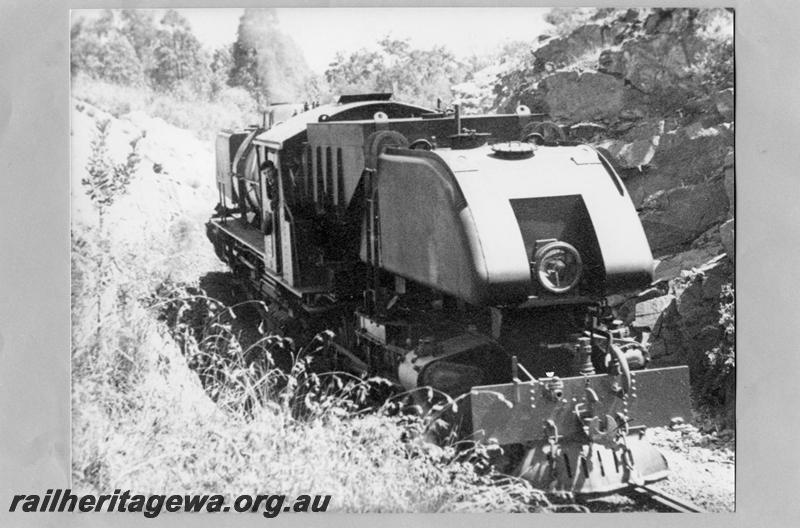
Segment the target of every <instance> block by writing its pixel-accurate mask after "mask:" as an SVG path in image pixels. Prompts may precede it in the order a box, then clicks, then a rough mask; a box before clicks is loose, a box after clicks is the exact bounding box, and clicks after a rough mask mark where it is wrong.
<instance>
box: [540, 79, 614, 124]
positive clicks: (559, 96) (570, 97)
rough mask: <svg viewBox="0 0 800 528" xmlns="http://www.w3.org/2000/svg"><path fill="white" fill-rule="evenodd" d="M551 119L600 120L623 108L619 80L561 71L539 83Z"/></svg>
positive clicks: (571, 120) (570, 120)
mask: <svg viewBox="0 0 800 528" xmlns="http://www.w3.org/2000/svg"><path fill="white" fill-rule="evenodd" d="M539 94H540V97H541V98H542V100H543V102H544V104H545V105H546V107H547V109H548V111H549V114H550V116H551V117H553V118H555V119H558V120H561V121H568V122H579V121H591V120H597V119H599V120H603V119H608V118H610V117H613V116H614V115H615V114H617V113H619V112H620V111H621V110H622V108H623V105H624V87H623V84H622V81H621V80H620V79H618V78H616V77H613V76H611V75H606V74H604V73H583V74H579V73H576V72H561V73H556V74H554V75H551V76H550V77H547V78H546V79H544V80H543V81H542V82H541V83H539Z"/></svg>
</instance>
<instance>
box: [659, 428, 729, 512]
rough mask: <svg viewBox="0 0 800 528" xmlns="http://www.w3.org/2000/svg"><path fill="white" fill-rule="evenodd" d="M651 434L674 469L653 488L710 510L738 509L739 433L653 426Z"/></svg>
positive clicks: (727, 510) (725, 510) (726, 510)
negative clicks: (737, 452)
mask: <svg viewBox="0 0 800 528" xmlns="http://www.w3.org/2000/svg"><path fill="white" fill-rule="evenodd" d="M651 435H652V436H651V438H652V442H653V444H654V445H656V446H657V447H659V448H660V449H661V451H662V453H664V456H666V457H667V462H669V465H670V468H671V469H672V475H671V476H670V478H669V479H668V480H665V481H662V482H659V483H657V484H656V485H655V486H654V487H657V488H658V489H661V490H663V491H665V492H666V493H669V494H672V495H675V496H677V497H680V498H682V499H684V500H689V501H691V502H693V503H694V504H696V505H697V506H700V507H701V508H703V509H705V510H706V511H709V512H733V511H735V474H736V465H735V450H736V436H735V434H734V432H733V431H732V430H730V429H727V430H724V431H721V432H719V433H717V432H712V433H701V432H700V431H698V430H697V429H695V428H687V429H686V430H683V431H671V430H669V429H653V430H652V431H651Z"/></svg>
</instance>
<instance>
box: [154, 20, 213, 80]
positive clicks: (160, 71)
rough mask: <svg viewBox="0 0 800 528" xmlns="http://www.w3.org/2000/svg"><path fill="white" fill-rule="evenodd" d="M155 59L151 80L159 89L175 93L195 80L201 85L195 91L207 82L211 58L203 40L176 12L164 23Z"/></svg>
mask: <svg viewBox="0 0 800 528" xmlns="http://www.w3.org/2000/svg"><path fill="white" fill-rule="evenodd" d="M153 60H154V69H153V72H152V74H151V79H152V81H153V84H154V86H156V87H157V88H161V89H164V90H172V89H174V88H175V87H176V86H177V85H178V84H179V83H181V82H184V81H190V82H192V81H194V83H195V84H197V85H199V86H196V88H200V87H201V86H202V84H203V83H204V81H207V80H208V79H207V73H208V58H207V56H204V54H203V50H202V46H201V45H200V41H199V40H197V37H195V36H194V33H192V28H191V27H190V25H189V22H188V21H187V20H186V19H185V18H184V17H182V16H181V15H180V14H179V13H178V12H177V11H175V10H174V9H170V10H168V11H167V13H166V14H165V15H164V18H162V20H161V28H160V29H159V30H158V31H157V33H156V36H155V48H154V50H153Z"/></svg>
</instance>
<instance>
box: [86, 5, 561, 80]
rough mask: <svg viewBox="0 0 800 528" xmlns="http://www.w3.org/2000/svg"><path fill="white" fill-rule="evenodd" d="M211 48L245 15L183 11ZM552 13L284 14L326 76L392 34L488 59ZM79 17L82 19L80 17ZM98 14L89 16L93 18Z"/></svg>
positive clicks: (536, 31) (534, 31)
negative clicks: (341, 60)
mask: <svg viewBox="0 0 800 528" xmlns="http://www.w3.org/2000/svg"><path fill="white" fill-rule="evenodd" d="M178 11H179V12H180V13H181V14H182V15H183V16H185V17H186V18H187V20H189V23H190V24H191V26H192V29H193V30H194V33H195V35H197V37H198V38H199V39H200V40H201V41H202V42H203V43H204V44H206V45H207V46H208V47H210V48H216V47H219V46H221V45H223V44H230V43H232V42H233V41H234V40H235V39H236V29H237V27H238V25H239V17H240V16H241V15H242V13H243V12H244V10H243V9H232V8H227V9H178ZM547 11H548V9H547V8H526V7H513V8H505V7H498V8H485V7H480V8H465V7H459V8H418V7H417V8H281V9H277V13H278V19H279V21H280V23H281V26H282V27H283V29H284V30H285V31H286V32H287V33H289V34H290V35H292V37H293V38H294V40H295V42H297V44H298V45H299V46H300V48H301V49H302V50H303V52H304V54H305V57H306V60H307V62H308V65H309V66H310V67H311V69H312V70H314V71H315V72H317V73H323V72H324V71H325V69H326V68H327V66H328V64H330V62H331V61H332V60H333V58H334V57H335V55H336V52H337V51H346V52H351V51H355V50H357V49H359V48H362V47H371V46H374V45H375V44H376V43H377V41H378V40H379V39H380V38H382V37H383V36H385V35H387V34H391V36H393V37H395V38H408V39H410V41H411V44H412V45H413V46H415V47H421V48H428V47H431V46H433V45H445V46H447V47H448V48H449V49H450V50H451V51H453V52H454V53H455V54H456V56H458V57H467V56H470V55H473V54H483V53H486V52H490V51H493V50H494V49H496V48H497V47H498V46H500V45H502V44H503V43H505V42H508V41H514V40H527V41H530V40H534V39H535V38H536V37H537V36H538V35H540V34H541V33H542V32H544V31H545V30H546V29H548V28H549V27H550V26H549V25H548V24H547V23H545V22H544V19H543V17H544V14H545V13H546V12H547ZM78 13H82V12H81V11H79V12H78ZM94 13H96V11H86V12H85V14H87V15H89V16H92V15H93V14H94Z"/></svg>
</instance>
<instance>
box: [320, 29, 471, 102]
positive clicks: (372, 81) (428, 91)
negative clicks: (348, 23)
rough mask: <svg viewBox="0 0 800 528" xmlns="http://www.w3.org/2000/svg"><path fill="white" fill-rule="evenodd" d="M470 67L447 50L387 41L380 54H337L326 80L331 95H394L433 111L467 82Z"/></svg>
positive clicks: (389, 39) (405, 42)
mask: <svg viewBox="0 0 800 528" xmlns="http://www.w3.org/2000/svg"><path fill="white" fill-rule="evenodd" d="M468 66H469V65H468V64H465V63H461V62H459V61H458V60H456V58H455V56H454V55H453V54H452V52H450V51H449V50H448V49H447V48H445V47H444V46H434V47H433V48H431V49H428V50H422V49H414V48H412V47H411V45H410V44H409V43H408V41H406V40H399V39H393V38H390V37H385V38H383V39H381V40H380V42H379V43H378V49H377V50H368V49H360V50H358V51H355V52H353V53H350V54H344V53H339V54H337V56H336V59H335V60H334V62H333V63H332V64H331V65H330V67H329V68H328V70H327V71H326V72H325V79H326V80H327V81H328V84H329V85H330V90H331V92H332V93H359V92H392V93H394V94H395V96H396V97H397V98H398V99H401V100H403V101H408V102H412V103H417V104H420V105H424V106H429V107H432V106H435V104H436V100H437V98H442V97H445V98H446V97H448V96H449V94H450V89H451V87H452V86H453V85H454V84H457V83H460V82H462V81H463V80H464V79H465V77H466V76H467V73H468V72H469V67H468ZM447 102H448V101H446V100H445V103H447Z"/></svg>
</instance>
